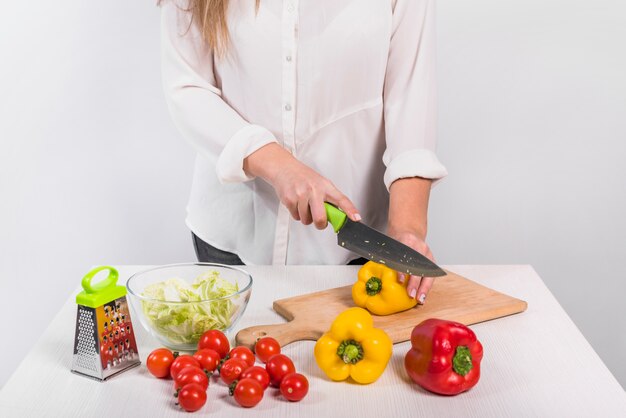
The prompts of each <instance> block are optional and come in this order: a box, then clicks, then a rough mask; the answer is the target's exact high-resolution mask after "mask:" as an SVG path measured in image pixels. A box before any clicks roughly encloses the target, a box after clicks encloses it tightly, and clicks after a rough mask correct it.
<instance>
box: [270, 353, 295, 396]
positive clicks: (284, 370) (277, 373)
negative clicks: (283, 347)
mask: <svg viewBox="0 0 626 418" xmlns="http://www.w3.org/2000/svg"><path fill="white" fill-rule="evenodd" d="M265 370H267V373H268V374H269V375H270V384H271V385H272V386H274V387H275V388H278V387H280V382H281V381H282V380H283V377H285V376H286V375H288V374H289V373H295V371H296V366H294V365H293V361H291V359H290V358H289V357H287V356H286V355H284V354H274V355H273V356H272V357H270V358H269V360H267V363H265Z"/></svg>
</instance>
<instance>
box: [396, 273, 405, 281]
mask: <svg viewBox="0 0 626 418" xmlns="http://www.w3.org/2000/svg"><path fill="white" fill-rule="evenodd" d="M397 273H398V282H400V283H404V282H405V281H406V274H404V273H400V272H397Z"/></svg>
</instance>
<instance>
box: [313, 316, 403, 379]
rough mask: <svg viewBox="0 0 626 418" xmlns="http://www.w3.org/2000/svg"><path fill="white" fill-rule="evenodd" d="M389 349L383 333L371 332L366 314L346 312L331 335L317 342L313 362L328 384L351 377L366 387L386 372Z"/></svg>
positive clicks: (387, 337)
mask: <svg viewBox="0 0 626 418" xmlns="http://www.w3.org/2000/svg"><path fill="white" fill-rule="evenodd" d="M392 346H393V343H392V342H391V339H390V338H389V336H388V335H387V334H386V333H385V331H383V330H381V329H378V328H374V319H373V318H372V315H370V314H369V312H367V311H366V310H365V309H362V308H356V307H355V308H349V309H346V310H345V311H343V312H342V313H340V314H339V315H338V316H337V318H335V320H334V321H333V323H332V325H331V327H330V331H328V332H327V333H326V334H324V335H322V337H321V338H320V339H319V340H317V343H316V344H315V350H314V352H315V360H316V362H317V365H318V366H319V368H320V369H322V371H323V372H324V373H326V375H327V376H328V377H329V378H330V379H331V380H335V381H340V380H346V379H347V378H348V377H352V379H354V381H355V382H358V383H362V384H367V383H372V382H374V381H375V380H376V379H378V377H379V376H380V375H381V374H382V373H383V371H385V367H387V363H388V362H389V359H390V358H391V350H392Z"/></svg>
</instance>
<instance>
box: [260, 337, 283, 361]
mask: <svg viewBox="0 0 626 418" xmlns="http://www.w3.org/2000/svg"><path fill="white" fill-rule="evenodd" d="M254 352H255V353H256V355H257V357H259V360H261V361H262V362H263V363H267V360H269V359H270V357H272V356H273V355H274V354H280V344H278V341H276V340H275V339H274V338H272V337H263V338H261V339H260V340H259V341H257V342H256V344H255V345H254Z"/></svg>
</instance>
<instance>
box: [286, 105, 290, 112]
mask: <svg viewBox="0 0 626 418" xmlns="http://www.w3.org/2000/svg"><path fill="white" fill-rule="evenodd" d="M285 110H286V111H287V112H289V111H291V105H290V104H289V103H287V104H286V105H285Z"/></svg>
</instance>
